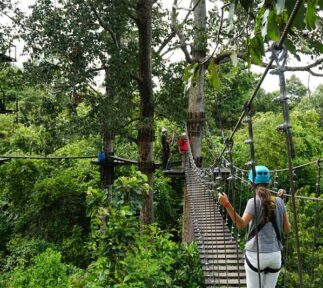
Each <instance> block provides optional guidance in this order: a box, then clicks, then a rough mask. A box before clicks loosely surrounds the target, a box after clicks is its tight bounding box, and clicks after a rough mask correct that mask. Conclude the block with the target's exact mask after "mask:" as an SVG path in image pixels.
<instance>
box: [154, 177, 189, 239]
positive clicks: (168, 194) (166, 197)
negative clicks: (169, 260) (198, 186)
mask: <svg viewBox="0 0 323 288" xmlns="http://www.w3.org/2000/svg"><path fill="white" fill-rule="evenodd" d="M176 184H177V185H176ZM182 185H183V183H182V181H179V182H178V183H173V182H172V181H171V179H170V178H167V177H165V176H163V174H162V173H158V172H157V173H155V178H154V187H153V190H154V215H155V218H156V222H157V223H158V225H159V227H161V228H163V229H172V230H174V232H173V233H176V231H178V230H179V229H178V226H179V225H180V223H179V221H180V220H181V214H182V210H183V205H182V197H183V192H182V191H181V188H182Z"/></svg>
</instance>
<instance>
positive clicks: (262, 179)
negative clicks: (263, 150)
mask: <svg viewBox="0 0 323 288" xmlns="http://www.w3.org/2000/svg"><path fill="white" fill-rule="evenodd" d="M255 170H256V176H255V184H269V183H270V172H269V169H268V168H267V167H266V166H261V165H258V166H256V167H255ZM252 176H253V175H252V170H250V171H249V174H248V180H249V181H250V182H251V183H253V177H252Z"/></svg>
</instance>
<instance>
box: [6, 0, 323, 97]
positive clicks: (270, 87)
mask: <svg viewBox="0 0 323 288" xmlns="http://www.w3.org/2000/svg"><path fill="white" fill-rule="evenodd" d="M34 2H35V0H20V5H21V8H23V9H24V10H26V11H27V10H28V7H29V6H30V5H32V4H33V3H34ZM162 2H163V5H164V8H166V9H171V7H172V3H173V0H162ZM190 2H191V0H178V6H179V7H188V6H189V4H190ZM213 2H214V3H218V4H219V5H220V3H221V1H220V0H213ZM214 3H210V2H209V1H207V4H208V5H214ZM4 20H7V19H1V21H4ZM15 44H16V45H17V58H18V63H17V65H18V66H21V63H22V62H23V61H24V60H25V59H26V56H24V55H22V49H23V44H22V43H21V42H17V43H15ZM170 59H171V60H172V59H173V60H174V61H178V60H179V59H184V57H183V55H182V52H181V51H178V52H176V53H175V54H174V55H173V56H172V58H170ZM312 61H313V60H311V59H310V57H302V62H301V63H300V62H297V61H295V62H293V63H290V65H296V66H305V65H307V64H309V63H311V62H312ZM267 62H268V61H267ZM263 70H264V69H263V68H260V67H256V66H253V67H252V71H254V72H256V73H262V72H263ZM294 74H296V75H297V77H298V78H300V79H301V81H302V82H303V83H304V85H306V87H307V86H309V88H310V89H311V90H312V91H314V90H315V88H316V87H317V86H318V85H319V84H323V77H314V76H310V75H309V73H308V72H297V73H294ZM285 75H286V77H287V78H289V77H290V76H291V75H292V73H290V72H287V73H285ZM262 88H264V89H265V90H266V91H268V92H271V91H275V90H279V81H278V76H276V75H270V74H268V75H267V77H266V78H265V81H264V82H263V84H262Z"/></svg>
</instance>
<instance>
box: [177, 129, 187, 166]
mask: <svg viewBox="0 0 323 288" xmlns="http://www.w3.org/2000/svg"><path fill="white" fill-rule="evenodd" d="M177 144H178V152H179V154H181V159H182V169H184V168H185V165H186V160H187V159H186V158H187V152H188V145H189V140H188V138H187V135H186V132H183V133H182V136H181V138H179V140H178V143H177Z"/></svg>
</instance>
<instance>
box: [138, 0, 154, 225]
mask: <svg viewBox="0 0 323 288" xmlns="http://www.w3.org/2000/svg"><path fill="white" fill-rule="evenodd" d="M136 13H137V15H136V16H137V19H136V21H137V26H138V33H139V75H138V76H139V77H138V78H139V79H138V83H139V92H140V124H139V128H138V144H139V163H138V166H139V169H140V171H141V172H143V173H144V174H146V175H147V177H148V184H149V186H150V190H149V193H148V194H147V195H145V199H144V204H143V208H142V211H141V214H140V219H141V223H142V224H150V223H152V222H153V220H154V212H153V190H152V186H153V176H154V158H153V141H154V99H153V89H152V67H151V57H152V52H151V41H152V23H151V22H152V0H138V2H137V6H136Z"/></svg>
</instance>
